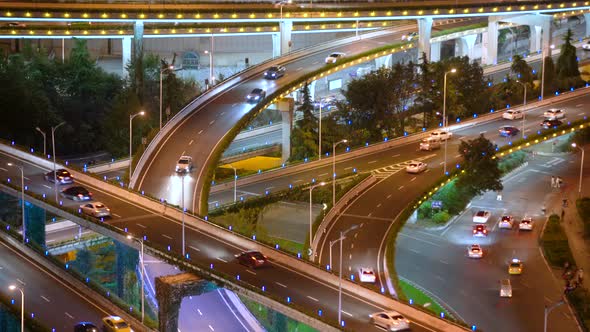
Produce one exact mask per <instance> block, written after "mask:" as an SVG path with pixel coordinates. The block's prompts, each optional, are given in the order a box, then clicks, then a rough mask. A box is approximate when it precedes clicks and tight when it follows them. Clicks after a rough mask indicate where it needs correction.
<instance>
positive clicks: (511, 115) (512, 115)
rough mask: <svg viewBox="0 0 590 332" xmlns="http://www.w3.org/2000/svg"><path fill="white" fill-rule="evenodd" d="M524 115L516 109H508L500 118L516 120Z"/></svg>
mask: <svg viewBox="0 0 590 332" xmlns="http://www.w3.org/2000/svg"><path fill="white" fill-rule="evenodd" d="M523 117H524V113H522V112H521V111H518V110H508V111H506V112H504V114H502V118H504V119H506V120H518V119H522V118H523Z"/></svg>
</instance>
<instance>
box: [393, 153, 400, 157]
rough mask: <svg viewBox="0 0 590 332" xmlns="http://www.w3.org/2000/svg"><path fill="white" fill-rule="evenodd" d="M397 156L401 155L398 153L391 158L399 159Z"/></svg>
mask: <svg viewBox="0 0 590 332" xmlns="http://www.w3.org/2000/svg"><path fill="white" fill-rule="evenodd" d="M399 156H401V154H399V153H398V154H396V155H393V156H392V157H393V158H395V157H399Z"/></svg>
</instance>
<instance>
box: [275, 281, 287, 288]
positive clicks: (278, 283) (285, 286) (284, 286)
mask: <svg viewBox="0 0 590 332" xmlns="http://www.w3.org/2000/svg"><path fill="white" fill-rule="evenodd" d="M275 284H277V285H279V286H281V287H283V288H287V285H283V284H281V283H280V282H278V281H275Z"/></svg>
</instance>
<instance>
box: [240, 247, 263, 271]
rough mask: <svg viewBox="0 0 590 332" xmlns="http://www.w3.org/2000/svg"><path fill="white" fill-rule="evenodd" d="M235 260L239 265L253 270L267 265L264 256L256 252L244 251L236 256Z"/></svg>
mask: <svg viewBox="0 0 590 332" xmlns="http://www.w3.org/2000/svg"><path fill="white" fill-rule="evenodd" d="M236 258H237V259H238V262H239V263H240V264H243V265H246V266H249V267H251V268H253V269H255V268H258V267H262V266H265V265H267V264H268V259H267V258H266V256H264V255H263V254H262V253H260V252H258V251H244V252H243V253H241V254H238V255H236Z"/></svg>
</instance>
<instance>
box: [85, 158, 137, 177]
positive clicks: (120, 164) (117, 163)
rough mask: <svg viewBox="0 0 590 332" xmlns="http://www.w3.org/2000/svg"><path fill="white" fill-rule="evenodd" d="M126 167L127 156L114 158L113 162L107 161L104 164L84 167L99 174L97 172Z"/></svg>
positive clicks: (127, 165) (127, 163)
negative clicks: (118, 158)
mask: <svg viewBox="0 0 590 332" xmlns="http://www.w3.org/2000/svg"><path fill="white" fill-rule="evenodd" d="M127 167H129V158H125V159H120V160H116V161H114V162H108V163H104V164H99V165H94V166H91V167H86V169H87V170H88V172H90V173H95V174H99V173H104V172H110V171H118V170H120V169H124V168H127Z"/></svg>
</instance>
